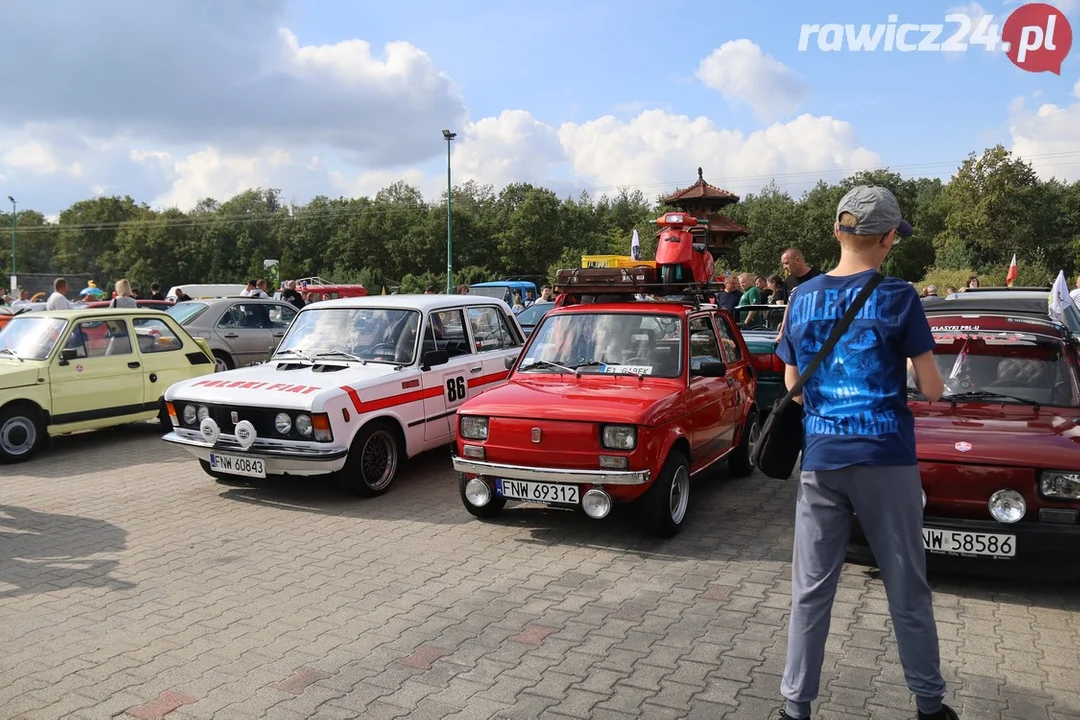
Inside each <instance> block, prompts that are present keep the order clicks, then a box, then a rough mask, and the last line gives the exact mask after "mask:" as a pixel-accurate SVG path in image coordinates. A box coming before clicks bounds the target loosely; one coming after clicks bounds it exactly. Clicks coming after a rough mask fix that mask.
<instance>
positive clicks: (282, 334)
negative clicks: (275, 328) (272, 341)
mask: <svg viewBox="0 0 1080 720" xmlns="http://www.w3.org/2000/svg"><path fill="white" fill-rule="evenodd" d="M274 337H285V333H283V332H279V333H274Z"/></svg>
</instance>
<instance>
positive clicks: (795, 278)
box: [780, 248, 821, 293]
mask: <svg viewBox="0 0 1080 720" xmlns="http://www.w3.org/2000/svg"><path fill="white" fill-rule="evenodd" d="M780 263H781V264H782V265H783V266H784V269H785V270H787V273H788V277H787V291H788V292H789V293H790V292H791V291H792V290H794V289H795V288H797V287H798V286H799V284H800V283H804V282H806V281H807V280H809V279H810V278H814V277H817V276H818V275H820V274H821V271H820V270H818V269H817V268H812V267H810V266H809V265H807V264H806V258H805V257H803V254H802V250H800V249H799V248H788V249H787V250H785V251H784V254H783V255H781V256H780Z"/></svg>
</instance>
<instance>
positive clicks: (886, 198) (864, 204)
mask: <svg viewBox="0 0 1080 720" xmlns="http://www.w3.org/2000/svg"><path fill="white" fill-rule="evenodd" d="M844 212H848V213H851V214H852V215H854V216H855V225H854V226H851V225H841V226H840V230H841V231H843V232H846V233H850V234H852V235H884V234H885V233H887V232H889V231H890V230H896V234H897V235H899V236H900V237H911V234H912V233H913V232H915V231H914V230H913V229H912V227H911V224H910V223H909V222H908V221H907V220H905V219H904V218H903V216H902V215H901V214H900V203H898V202H897V201H896V196H895V195H893V194H892V193H891V192H890V191H889V190H888V189H887V188H883V187H878V186H877V185H856V186H855V187H853V188H852V189H851V190H849V191H848V194H847V195H845V196H844V197H843V199H842V200H841V201H840V204H839V205H838V206H837V207H836V221H837V222H840V213H844Z"/></svg>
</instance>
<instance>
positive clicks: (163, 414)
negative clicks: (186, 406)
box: [158, 398, 209, 465]
mask: <svg viewBox="0 0 1080 720" xmlns="http://www.w3.org/2000/svg"><path fill="white" fill-rule="evenodd" d="M158 422H159V423H161V429H162V430H163V431H165V432H167V433H171V432H172V431H173V424H172V418H171V417H169V408H167V407H166V406H165V398H161V408H159V409H158ZM207 464H208V465H209V463H207Z"/></svg>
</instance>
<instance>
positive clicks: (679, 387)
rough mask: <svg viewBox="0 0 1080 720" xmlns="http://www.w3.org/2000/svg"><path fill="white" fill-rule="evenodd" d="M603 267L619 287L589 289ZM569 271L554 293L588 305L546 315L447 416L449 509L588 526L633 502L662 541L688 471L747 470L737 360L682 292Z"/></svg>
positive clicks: (749, 432) (726, 319) (719, 314)
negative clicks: (526, 514) (453, 494)
mask: <svg viewBox="0 0 1080 720" xmlns="http://www.w3.org/2000/svg"><path fill="white" fill-rule="evenodd" d="M650 270H651V269H650ZM634 272H635V273H637V274H638V275H640V272H639V271H638V270H637V269H635V271H634ZM590 273H591V274H590ZM603 273H611V274H613V275H618V276H619V278H621V279H622V280H624V281H625V283H624V284H623V286H622V287H613V286H612V285H611V284H605V283H601V282H600V278H599V277H598V274H603ZM567 274H568V271H563V273H560V280H562V278H564V277H566V276H567ZM581 274H582V275H589V278H591V279H581V278H579V277H578V273H577V272H575V273H573V274H572V277H571V279H570V281H568V283H567V286H564V287H562V288H561V289H562V290H563V291H567V292H570V293H571V294H572V295H575V296H577V297H584V296H589V297H590V298H591V300H592V302H590V303H588V304H574V305H567V306H563V307H560V308H557V309H554V310H552V311H551V312H549V313H548V314H547V315H546V316H545V317H544V318H543V320H542V321H541V322H540V324H539V325H538V326H537V328H536V329H535V330H534V331H533V333H532V335H531V336H530V339H529V342H528V344H527V345H526V346H525V348H524V350H523V351H522V354H521V356H520V358H518V360H517V362H516V364H515V365H512V366H511V367H512V369H513V370H512V373H511V375H510V378H509V381H508V382H507V384H506V385H505V386H503V387H498V388H494V389H492V390H489V391H487V392H486V393H484V394H482V395H480V396H478V397H475V398H473V399H472V400H469V401H468V402H466V403H465V404H464V405H462V406H461V407H460V408H459V409H458V433H457V457H455V458H454V469H455V470H457V471H458V472H459V473H461V477H460V491H461V499H462V502H463V503H464V505H465V508H466V509H467V510H468V511H469V512H470V513H472V514H473V515H474V516H476V517H480V518H487V517H492V516H494V515H496V514H498V513H499V512H500V511H501V510H502V509H503V507H504V506H505V505H506V503H507V501H509V500H514V501H523V502H540V503H545V504H548V505H552V506H563V507H579V508H581V509H582V510H583V511H584V512H585V514H586V515H588V516H589V517H592V518H597V519H599V518H603V517H606V516H607V515H608V513H609V512H610V511H611V508H612V504H613V503H631V502H632V503H634V504H636V505H637V508H638V510H640V512H641V516H642V521H643V524H644V525H645V526H646V527H647V528H648V529H649V530H650V531H651V532H652V533H653V534H655V535H657V536H659V537H671V536H673V535H675V534H676V533H677V532H678V531H679V529H680V528H681V526H682V524H683V520H684V518H685V516H686V512H687V508H688V506H689V502H690V480H691V478H692V477H693V476H695V475H697V474H699V473H702V472H704V471H706V470H709V469H710V468H712V467H713V466H714V465H716V463H717V462H718V461H720V460H722V459H727V461H728V466H729V468H730V471H731V473H732V474H734V475H736V476H747V475H749V474H750V473H751V472H753V466H752V464H751V461H750V456H751V447H752V445H753V443H754V442H755V440H756V438H757V435H758V433H759V430H760V427H759V423H758V408H757V406H756V404H755V401H754V389H755V386H754V382H755V381H754V374H753V369H752V368H751V365H750V354H749V352H748V351H747V349H746V344H745V343H744V342H743V339H742V337H741V336H740V334H739V331H738V329H737V328H736V326H735V323H734V322H733V320H732V318H731V316H730V315H729V314H728V313H727V312H726V311H723V310H718V309H716V307H715V306H713V305H704V304H699V303H698V302H697V301H696V300H694V299H693V298H692V297H689V296H683V297H682V298H681V299H674V300H651V299H650V300H640V299H638V298H639V297H640V296H641V295H643V294H644V293H649V292H655V290H654V289H651V288H650V287H646V286H645V285H643V284H642V283H640V282H638V281H639V280H642V279H646V280H648V279H651V278H642V277H638V278H636V279H635V278H634V277H632V274H631V273H629V272H627V271H623V270H592V271H584V270H583V271H581ZM575 280H576V281H577V282H574V281H575ZM589 283H594V284H593V285H590V284H589ZM670 290H671V288H666V289H665V291H670Z"/></svg>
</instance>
